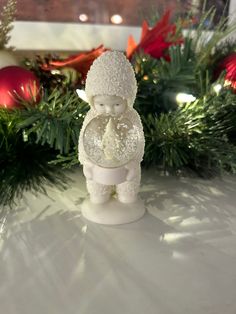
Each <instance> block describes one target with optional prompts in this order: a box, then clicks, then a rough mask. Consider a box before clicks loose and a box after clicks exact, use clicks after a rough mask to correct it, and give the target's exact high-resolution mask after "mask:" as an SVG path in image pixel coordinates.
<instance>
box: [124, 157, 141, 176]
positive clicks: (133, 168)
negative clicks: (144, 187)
mask: <svg viewBox="0 0 236 314" xmlns="http://www.w3.org/2000/svg"><path fill="white" fill-rule="evenodd" d="M138 167H139V164H138V163H137V162H133V161H132V162H130V163H129V164H127V165H126V166H125V168H126V169H127V170H128V173H127V176H126V180H127V181H133V180H134V179H135V177H136V176H137V169H138Z"/></svg>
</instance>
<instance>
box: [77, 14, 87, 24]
mask: <svg viewBox="0 0 236 314" xmlns="http://www.w3.org/2000/svg"><path fill="white" fill-rule="evenodd" d="M79 20H80V21H81V22H87V21H88V15H87V14H84V13H83V14H80V15H79Z"/></svg>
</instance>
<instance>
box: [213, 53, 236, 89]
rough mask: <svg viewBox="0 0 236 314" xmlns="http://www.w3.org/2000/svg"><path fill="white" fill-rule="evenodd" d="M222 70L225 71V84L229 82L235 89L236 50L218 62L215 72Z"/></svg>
mask: <svg viewBox="0 0 236 314" xmlns="http://www.w3.org/2000/svg"><path fill="white" fill-rule="evenodd" d="M224 70H225V71H226V74H225V82H226V85H227V84H229V85H230V86H231V87H232V88H233V89H234V90H235V91H236V52H233V53H232V54H230V55H229V56H227V57H226V58H224V59H223V60H222V61H221V62H220V64H219V66H218V68H217V74H218V75H219V74H220V73H221V72H222V71H224Z"/></svg>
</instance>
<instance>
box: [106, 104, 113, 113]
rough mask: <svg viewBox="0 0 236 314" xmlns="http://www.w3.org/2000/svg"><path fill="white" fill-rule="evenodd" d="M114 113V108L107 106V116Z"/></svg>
mask: <svg viewBox="0 0 236 314" xmlns="http://www.w3.org/2000/svg"><path fill="white" fill-rule="evenodd" d="M111 113H113V108H112V107H111V106H106V114H111Z"/></svg>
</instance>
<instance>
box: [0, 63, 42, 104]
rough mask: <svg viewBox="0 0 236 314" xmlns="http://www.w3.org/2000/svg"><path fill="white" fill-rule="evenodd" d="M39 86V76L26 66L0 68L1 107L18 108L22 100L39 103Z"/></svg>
mask: <svg viewBox="0 0 236 314" xmlns="http://www.w3.org/2000/svg"><path fill="white" fill-rule="evenodd" d="M39 88H40V86H39V82H38V79H37V77H36V76H35V75H34V74H33V73H32V72H30V71H28V70H26V69H24V68H21V67H18V66H9V67H5V68H3V69H0V107H5V108H8V109H10V108H16V107H19V106H20V102H21V101H25V102H33V103H37V102H38V100H39Z"/></svg>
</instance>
